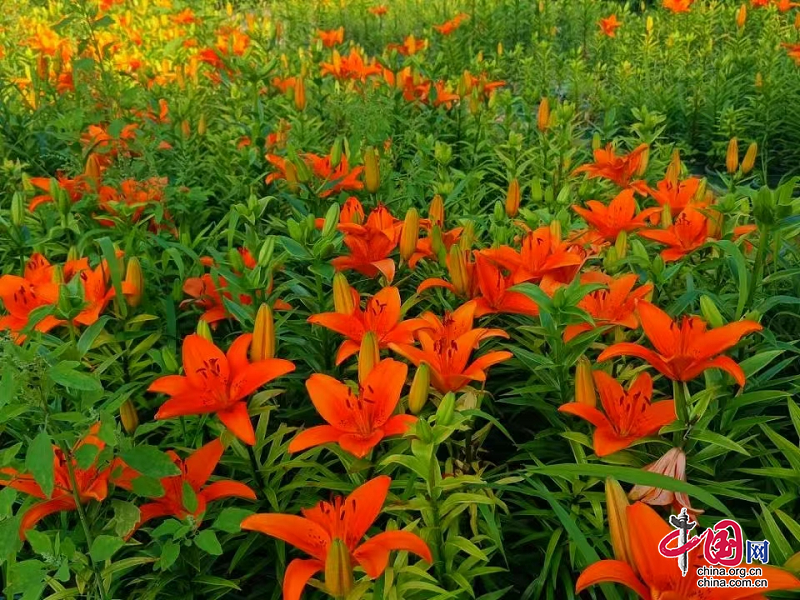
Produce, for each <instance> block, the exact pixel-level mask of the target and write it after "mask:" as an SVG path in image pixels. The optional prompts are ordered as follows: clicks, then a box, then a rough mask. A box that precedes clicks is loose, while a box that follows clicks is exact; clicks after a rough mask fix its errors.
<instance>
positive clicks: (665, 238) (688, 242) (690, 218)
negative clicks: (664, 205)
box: [639, 206, 709, 262]
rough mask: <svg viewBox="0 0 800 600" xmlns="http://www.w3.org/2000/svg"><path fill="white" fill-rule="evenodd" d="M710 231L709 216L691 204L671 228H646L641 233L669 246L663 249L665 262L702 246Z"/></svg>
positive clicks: (681, 256) (644, 236) (662, 253)
mask: <svg viewBox="0 0 800 600" xmlns="http://www.w3.org/2000/svg"><path fill="white" fill-rule="evenodd" d="M708 231H709V223H708V217H706V216H705V215H704V214H703V213H701V212H700V211H699V210H697V209H694V208H692V207H691V206H689V207H687V208H685V209H684V210H683V212H682V213H681V214H679V215H678V218H677V219H675V222H674V223H673V224H672V225H671V226H670V227H669V229H644V230H642V231H640V232H639V235H640V236H642V237H643V238H647V239H649V240H653V241H656V242H659V243H661V244H666V245H667V246H669V247H668V248H665V249H664V250H662V251H661V258H663V259H664V262H672V261H674V260H680V259H681V258H683V257H684V256H686V255H687V254H690V253H692V252H694V251H695V250H697V249H698V248H700V247H702V246H703V245H704V244H705V243H706V241H707V240H708V237H709V236H708Z"/></svg>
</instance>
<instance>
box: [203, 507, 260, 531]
mask: <svg viewBox="0 0 800 600" xmlns="http://www.w3.org/2000/svg"><path fill="white" fill-rule="evenodd" d="M252 514H253V511H250V510H245V509H243V508H235V507H229V508H225V509H223V510H222V512H221V513H219V516H218V517H217V519H216V521H214V524H213V525H212V527H213V528H214V529H219V530H220V531H224V532H225V533H239V532H240V531H241V530H242V521H243V520H244V519H245V518H247V517H249V516H250V515H252Z"/></svg>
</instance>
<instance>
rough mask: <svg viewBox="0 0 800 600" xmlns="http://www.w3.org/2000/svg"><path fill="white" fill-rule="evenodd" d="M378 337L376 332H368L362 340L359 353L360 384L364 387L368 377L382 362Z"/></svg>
mask: <svg viewBox="0 0 800 600" xmlns="http://www.w3.org/2000/svg"><path fill="white" fill-rule="evenodd" d="M380 360H381V356H380V348H378V337H377V336H376V335H375V332H374V331H367V332H366V333H365V334H364V336H363V337H362V338H361V349H360V350H359V352H358V382H359V383H360V384H361V385H364V384H365V383H366V382H367V377H369V374H370V373H371V372H372V369H374V368H375V367H376V366H377V364H378V363H379V362H380Z"/></svg>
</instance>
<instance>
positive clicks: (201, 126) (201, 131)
mask: <svg viewBox="0 0 800 600" xmlns="http://www.w3.org/2000/svg"><path fill="white" fill-rule="evenodd" d="M206 131H208V123H207V122H206V115H205V113H200V119H199V120H198V121H197V135H205V134H206Z"/></svg>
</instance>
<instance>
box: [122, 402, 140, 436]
mask: <svg viewBox="0 0 800 600" xmlns="http://www.w3.org/2000/svg"><path fill="white" fill-rule="evenodd" d="M119 420H120V421H121V422H122V427H123V429H125V431H127V432H128V433H133V432H135V431H136V428H137V427H139V413H137V412H136V406H135V405H134V403H133V400H131V399H130V398H128V399H127V400H125V402H123V403H122V406H120V407H119Z"/></svg>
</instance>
